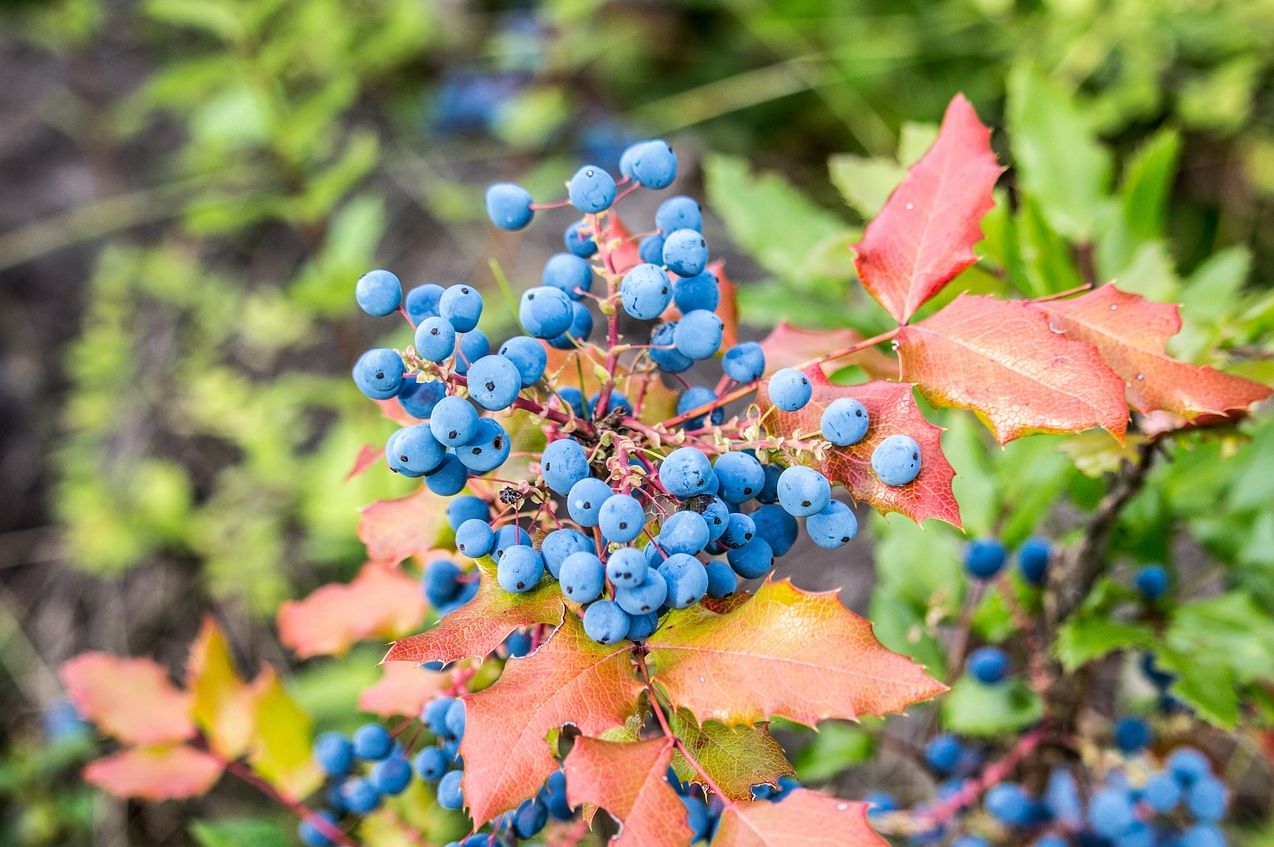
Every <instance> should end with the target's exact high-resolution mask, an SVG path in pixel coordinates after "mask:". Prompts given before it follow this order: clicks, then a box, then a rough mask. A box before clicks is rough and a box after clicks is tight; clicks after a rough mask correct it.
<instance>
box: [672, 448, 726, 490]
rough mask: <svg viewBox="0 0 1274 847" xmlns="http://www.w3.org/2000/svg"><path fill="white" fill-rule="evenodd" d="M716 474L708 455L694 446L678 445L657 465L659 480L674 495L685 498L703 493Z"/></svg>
mask: <svg viewBox="0 0 1274 847" xmlns="http://www.w3.org/2000/svg"><path fill="white" fill-rule="evenodd" d="M715 481H716V476H715V474H713V472H712V466H711V465H710V464H709V463H708V457H707V456H705V455H704V454H703V452H702V451H700V450H698V449H696V448H694V447H678V448H677V449H676V450H673V451H672V452H671V453H669V454H668V455H667V457H665V458H664V460H663V462H662V463H661V464H660V465H659V482H660V484H661V485H663V487H664V489H665V490H666V491H667V492H668V493H669V494H671V495H672V496H674V497H680V498H681V499H683V500H685V499H686V498H688V497H693V496H695V495H696V494H703V493H704V492H706V491H707V490H708V488H709V486H710V485H712V484H714V483H715Z"/></svg>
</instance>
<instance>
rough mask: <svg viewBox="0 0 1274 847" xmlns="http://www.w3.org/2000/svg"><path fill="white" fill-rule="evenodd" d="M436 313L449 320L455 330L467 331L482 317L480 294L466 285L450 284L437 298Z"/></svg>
mask: <svg viewBox="0 0 1274 847" xmlns="http://www.w3.org/2000/svg"><path fill="white" fill-rule="evenodd" d="M438 314H439V315H440V316H441V317H444V318H446V319H447V320H448V321H450V322H451V325H452V326H453V327H455V329H456V332H468V331H469V330H471V329H473V328H474V327H476V326H477V325H478V319H479V318H481V317H482V295H481V294H479V293H478V289H476V288H473V287H471V286H468V285H452V286H450V287H448V288H447V290H446V291H444V292H442V297H440V298H438Z"/></svg>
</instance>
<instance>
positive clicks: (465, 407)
mask: <svg viewBox="0 0 1274 847" xmlns="http://www.w3.org/2000/svg"><path fill="white" fill-rule="evenodd" d="M478 420H479V418H478V411H477V410H476V409H474V408H473V404H472V403H470V402H469V401H468V400H466V399H465V398H463V397H457V396H455V395H454V394H453V395H451V396H448V397H444V398H442V399H441V400H439V401H438V403H437V405H435V406H434V410H433V414H432V415H430V417H429V431H430V432H432V433H433V436H434V438H436V439H438V441H439V442H441V443H443V444H445V445H447V446H448V447H459V446H461V445H463V444H468V443H469V442H470V441H471V440H472V439H473V437H474V436H475V435H477V434H478Z"/></svg>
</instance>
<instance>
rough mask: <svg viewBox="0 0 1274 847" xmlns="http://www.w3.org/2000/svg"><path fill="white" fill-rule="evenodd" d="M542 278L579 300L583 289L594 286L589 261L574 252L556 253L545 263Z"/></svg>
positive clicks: (553, 286)
mask: <svg viewBox="0 0 1274 847" xmlns="http://www.w3.org/2000/svg"><path fill="white" fill-rule="evenodd" d="M590 243H592V242H590ZM541 279H542V281H543V283H544V284H545V285H547V286H549V287H550V288H556V289H558V290H559V291H561V292H562V293H563V294H565V295H566V296H567V297H569V298H571V299H572V300H578V299H580V292H581V291H588V290H589V289H590V288H592V287H593V269H592V268H590V267H589V266H588V262H586V261H584V260H583V259H581V258H580V257H579V256H576V255H575V254H573V253H554V254H553V255H552V256H551V257H549V260H548V261H547V262H546V263H545V264H544V274H543V276H542V277H541Z"/></svg>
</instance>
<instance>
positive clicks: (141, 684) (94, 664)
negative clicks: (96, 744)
mask: <svg viewBox="0 0 1274 847" xmlns="http://www.w3.org/2000/svg"><path fill="white" fill-rule="evenodd" d="M61 676H62V683H63V684H64V685H65V686H66V691H67V695H68V696H69V697H70V698H71V702H72V703H74V704H75V708H76V709H78V710H79V713H80V714H81V715H83V716H84V717H85V718H86V719H87V720H90V721H92V722H93V723H95V724H97V726H98V727H99V728H100V729H101V730H102V731H103V732H106V733H109V734H110V735H113V736H115V737H116V738H118V739H119V740H120V741H123V742H126V743H129V744H161V743H164V742H168V741H183V740H185V739H187V738H189V737H190V736H192V735H194V734H195V726H194V724H193V723H192V722H191V716H190V712H191V706H190V697H189V696H188V695H187V694H186V693H185V692H183V691H180V690H178V689H177V687H176V686H174V685H173V684H172V683H171V682H169V681H168V674H167V673H166V672H165V671H164V669H163V668H161V667H160V666H159V665H157V664H156V663H155V662H154V661H152V660H150V659H121V658H119V657H118V656H112V655H110V654H109V653H83V654H81V655H79V656H76V657H75V658H74V659H71V661H69V662H67V663H66V664H64V665H62V669H61Z"/></svg>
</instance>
